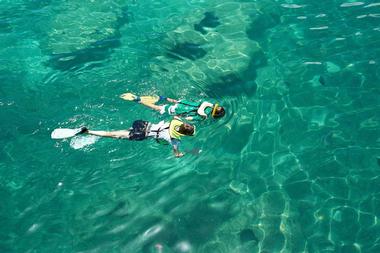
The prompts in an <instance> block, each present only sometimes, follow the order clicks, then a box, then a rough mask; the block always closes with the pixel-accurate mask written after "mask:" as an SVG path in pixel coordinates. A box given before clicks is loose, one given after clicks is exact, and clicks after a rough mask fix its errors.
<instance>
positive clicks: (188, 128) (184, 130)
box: [178, 123, 194, 135]
mask: <svg viewBox="0 0 380 253" xmlns="http://www.w3.org/2000/svg"><path fill="white" fill-rule="evenodd" d="M178 132H179V133H181V134H184V135H193V134H194V126H192V125H190V124H187V123H183V124H182V125H181V126H180V127H179V129H178Z"/></svg>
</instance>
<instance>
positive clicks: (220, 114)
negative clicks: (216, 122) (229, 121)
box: [213, 106, 226, 119]
mask: <svg viewBox="0 0 380 253" xmlns="http://www.w3.org/2000/svg"><path fill="white" fill-rule="evenodd" d="M225 114H226V112H225V111H224V108H223V107H222V106H218V107H216V109H215V112H214V116H213V118H215V119H217V118H221V117H223V116H224V115H225Z"/></svg>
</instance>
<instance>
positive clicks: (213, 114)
mask: <svg viewBox="0 0 380 253" xmlns="http://www.w3.org/2000/svg"><path fill="white" fill-rule="evenodd" d="M218 106H219V104H215V105H214V108H212V112H211V116H212V117H213V118H215V112H216V108H218Z"/></svg>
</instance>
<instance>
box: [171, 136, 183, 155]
mask: <svg viewBox="0 0 380 253" xmlns="http://www.w3.org/2000/svg"><path fill="white" fill-rule="evenodd" d="M171 144H172V147H173V152H174V155H175V157H177V158H179V157H182V156H184V154H183V153H182V152H180V151H179V148H178V146H179V144H180V141H179V140H176V139H172V140H171Z"/></svg>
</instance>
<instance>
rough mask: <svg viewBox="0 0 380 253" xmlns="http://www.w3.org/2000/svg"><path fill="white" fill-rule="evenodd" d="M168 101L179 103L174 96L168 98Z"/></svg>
mask: <svg viewBox="0 0 380 253" xmlns="http://www.w3.org/2000/svg"><path fill="white" fill-rule="evenodd" d="M166 101H168V102H170V103H173V104H175V103H178V100H176V99H173V98H166Z"/></svg>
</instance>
